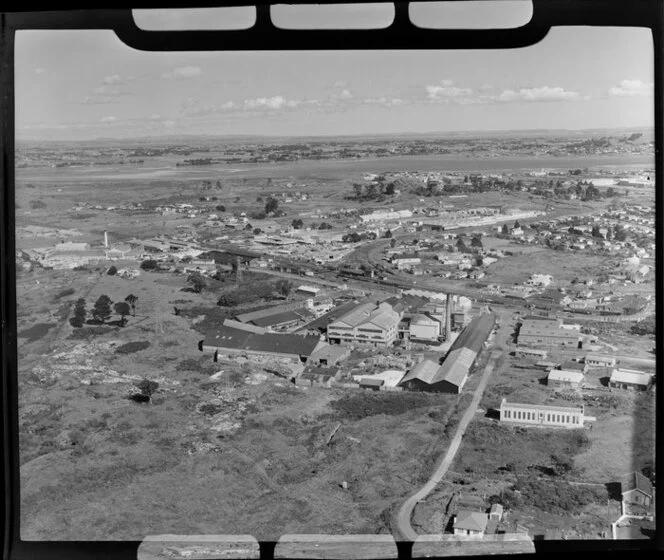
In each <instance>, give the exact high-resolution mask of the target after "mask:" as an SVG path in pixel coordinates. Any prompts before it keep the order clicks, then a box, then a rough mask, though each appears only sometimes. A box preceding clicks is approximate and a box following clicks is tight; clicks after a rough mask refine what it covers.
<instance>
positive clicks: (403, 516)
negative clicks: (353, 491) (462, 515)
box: [393, 315, 510, 542]
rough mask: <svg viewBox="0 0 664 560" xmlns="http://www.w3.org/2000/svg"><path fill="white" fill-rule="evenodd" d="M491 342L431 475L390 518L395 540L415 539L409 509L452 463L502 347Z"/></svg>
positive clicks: (504, 329)
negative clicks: (478, 376) (479, 376)
mask: <svg viewBox="0 0 664 560" xmlns="http://www.w3.org/2000/svg"><path fill="white" fill-rule="evenodd" d="M506 319H507V315H505V316H503V317H501V322H502V324H501V327H500V329H499V331H498V333H497V334H496V339H495V345H498V344H499V341H504V340H505V339H506V338H507V336H509V330H510V326H509V323H508V321H506ZM495 345H494V350H493V351H492V352H491V356H490V358H489V360H488V362H487V364H486V366H485V368H484V373H483V374H482V379H481V380H480V383H479V384H478V386H477V388H476V389H475V393H474V394H473V399H472V401H471V402H470V405H469V406H468V408H467V410H466V412H465V413H464V414H463V417H462V418H461V421H460V422H459V426H458V427H457V430H456V433H455V434H454V437H453V438H452V441H451V442H450V446H449V447H448V449H447V451H446V452H445V454H444V455H443V457H442V460H441V461H440V462H439V464H438V466H437V467H436V470H435V471H434V473H433V474H432V475H431V478H429V480H428V481H427V482H426V484H425V485H424V486H422V488H420V489H419V490H418V491H417V492H415V493H414V494H412V495H411V496H410V497H409V498H408V499H407V500H406V501H405V502H404V503H403V504H402V505H401V507H400V508H399V510H398V511H397V513H396V514H395V516H394V518H393V529H394V537H395V539H396V540H402V541H411V542H414V541H415V540H416V539H417V536H418V535H417V533H416V532H415V530H414V529H413V527H412V526H411V524H410V519H411V517H412V514H413V510H414V509H415V506H416V505H417V503H418V502H420V501H422V500H424V499H425V498H426V497H427V496H428V495H429V494H430V493H431V492H432V491H433V490H434V489H435V488H436V486H437V485H438V483H439V482H440V481H441V480H442V479H443V477H444V476H445V474H446V473H447V471H448V469H449V468H450V466H451V465H452V461H454V457H455V456H456V453H457V451H458V450H459V446H460V445H461V439H462V438H463V435H464V433H465V431H466V429H467V428H468V425H469V424H470V422H471V420H472V419H473V418H474V416H475V413H476V412H477V408H478V406H479V403H480V400H481V399H482V395H483V394H484V390H485V389H486V386H487V383H488V382H489V378H490V377H491V374H492V373H493V370H494V368H495V366H496V362H497V361H498V358H499V357H500V356H501V355H502V353H503V351H504V350H503V348H501V347H495Z"/></svg>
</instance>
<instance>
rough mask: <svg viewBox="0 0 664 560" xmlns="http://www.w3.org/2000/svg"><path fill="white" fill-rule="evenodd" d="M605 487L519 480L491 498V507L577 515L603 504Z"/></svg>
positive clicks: (605, 498)
mask: <svg viewBox="0 0 664 560" xmlns="http://www.w3.org/2000/svg"><path fill="white" fill-rule="evenodd" d="M608 497H609V494H608V491H607V489H606V488H605V487H601V486H580V485H578V486H577V485H572V484H570V483H568V482H566V481H564V480H554V479H541V478H539V479H538V478H533V477H519V478H518V479H517V482H516V484H514V485H513V486H512V488H511V489H506V490H505V491H503V493H502V496H501V495H500V494H498V495H495V496H491V497H490V498H489V501H490V502H491V503H494V502H498V503H502V505H503V506H505V507H506V508H508V509H513V510H514V509H519V508H521V507H523V506H532V507H535V508H537V509H540V510H542V511H546V512H547V513H553V514H570V513H571V514H577V513H580V512H581V510H582V509H583V508H584V507H585V506H587V505H590V504H606V500H607V499H608Z"/></svg>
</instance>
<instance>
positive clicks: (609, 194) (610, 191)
mask: <svg viewBox="0 0 664 560" xmlns="http://www.w3.org/2000/svg"><path fill="white" fill-rule="evenodd" d="M617 194H618V193H617V192H616V191H615V189H614V188H613V187H609V188H608V189H606V196H607V197H609V198H613V197H614V196H616V195H617Z"/></svg>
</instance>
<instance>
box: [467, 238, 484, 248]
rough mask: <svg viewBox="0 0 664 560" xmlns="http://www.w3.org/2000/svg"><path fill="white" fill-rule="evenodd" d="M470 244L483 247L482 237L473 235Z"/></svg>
mask: <svg viewBox="0 0 664 560" xmlns="http://www.w3.org/2000/svg"><path fill="white" fill-rule="evenodd" d="M470 246H471V247H478V248H479V249H482V248H483V247H484V245H482V238H481V237H480V236H479V235H476V236H474V237H473V239H472V240H471V241H470Z"/></svg>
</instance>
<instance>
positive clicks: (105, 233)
mask: <svg viewBox="0 0 664 560" xmlns="http://www.w3.org/2000/svg"><path fill="white" fill-rule="evenodd" d="M104 247H108V232H107V231H105V232H104Z"/></svg>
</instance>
